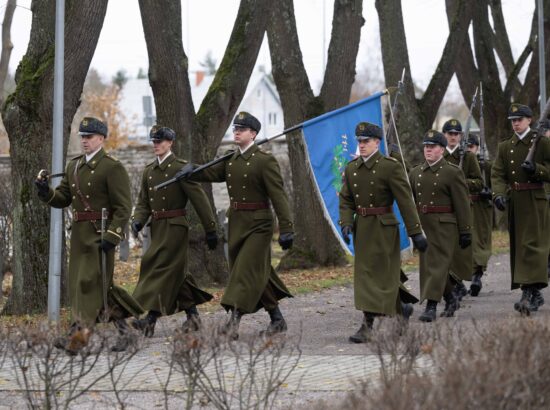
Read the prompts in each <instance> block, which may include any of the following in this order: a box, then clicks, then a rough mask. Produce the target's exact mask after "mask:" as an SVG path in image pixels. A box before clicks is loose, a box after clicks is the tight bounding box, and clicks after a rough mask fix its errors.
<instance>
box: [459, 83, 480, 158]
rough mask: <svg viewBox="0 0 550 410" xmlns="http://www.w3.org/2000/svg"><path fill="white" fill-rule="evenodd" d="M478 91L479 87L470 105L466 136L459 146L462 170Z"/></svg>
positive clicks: (465, 130) (465, 129)
mask: <svg viewBox="0 0 550 410" xmlns="http://www.w3.org/2000/svg"><path fill="white" fill-rule="evenodd" d="M477 91H478V87H476V92H475V93H474V96H473V97H472V103H471V104H470V112H469V113H468V119H467V120H466V127H465V128H464V135H462V138H461V139H460V144H459V146H458V155H460V162H459V164H458V166H459V167H460V168H462V167H463V165H464V154H465V153H466V140H467V139H468V137H469V136H470V127H471V126H472V117H473V112H474V108H475V106H476V97H477Z"/></svg>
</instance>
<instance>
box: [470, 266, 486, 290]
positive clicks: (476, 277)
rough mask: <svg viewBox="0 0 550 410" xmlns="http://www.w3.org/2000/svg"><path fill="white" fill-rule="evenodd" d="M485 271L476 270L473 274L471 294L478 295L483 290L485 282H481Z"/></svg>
mask: <svg viewBox="0 0 550 410" xmlns="http://www.w3.org/2000/svg"><path fill="white" fill-rule="evenodd" d="M482 275H483V273H479V272H476V273H474V274H473V275H472V284H471V285H470V295H472V296H478V295H479V292H481V288H482V287H483V284H482V283H481V276H482Z"/></svg>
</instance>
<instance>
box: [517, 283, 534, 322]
mask: <svg viewBox="0 0 550 410" xmlns="http://www.w3.org/2000/svg"><path fill="white" fill-rule="evenodd" d="M532 297H533V290H532V289H531V288H523V289H522V294H521V299H520V300H519V302H516V303H514V309H515V310H517V311H518V312H519V313H520V314H521V316H529V315H530V314H531V310H530V309H529V307H530V306H531V298H532Z"/></svg>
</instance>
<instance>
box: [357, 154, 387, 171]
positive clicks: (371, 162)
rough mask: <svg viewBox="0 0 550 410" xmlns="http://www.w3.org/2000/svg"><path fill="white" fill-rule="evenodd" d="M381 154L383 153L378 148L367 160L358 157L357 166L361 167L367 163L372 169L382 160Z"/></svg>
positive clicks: (368, 167)
mask: <svg viewBox="0 0 550 410" xmlns="http://www.w3.org/2000/svg"><path fill="white" fill-rule="evenodd" d="M381 156H382V154H381V153H380V151H378V150H377V151H375V152H373V153H372V154H371V156H370V157H369V158H368V159H367V160H366V161H364V160H363V158H362V157H359V158H358V159H357V167H358V168H359V167H360V166H361V165H362V164H365V166H366V167H367V169H371V168H372V167H374V165H375V164H376V163H377V162H378V161H379V160H380V157H381Z"/></svg>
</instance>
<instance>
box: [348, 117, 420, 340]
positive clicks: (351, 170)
mask: <svg viewBox="0 0 550 410" xmlns="http://www.w3.org/2000/svg"><path fill="white" fill-rule="evenodd" d="M355 135H356V137H357V141H358V145H359V156H358V157H357V158H356V159H354V160H352V161H350V162H349V163H348V165H347V166H346V169H345V171H344V178H343V185H342V189H341V191H340V195H339V200H340V226H341V229H342V236H343V239H344V241H345V242H346V243H349V242H350V238H349V236H350V235H351V234H352V233H353V245H354V248H355V250H356V253H355V267H354V295H355V307H356V308H357V309H358V310H360V311H362V312H363V314H364V319H363V323H362V324H361V327H360V328H359V330H358V331H357V332H356V333H355V334H354V335H352V336H350V338H349V340H350V341H351V342H353V343H365V342H366V341H367V340H368V334H369V332H370V331H371V330H372V326H373V322H374V318H375V317H376V316H381V315H390V316H393V315H395V314H396V313H397V312H396V300H397V299H398V294H399V286H400V279H401V278H400V265H401V264H400V262H401V258H400V246H399V245H400V240H399V221H398V220H397V218H396V216H395V214H394V213H393V209H392V206H393V202H394V201H397V204H398V206H399V210H400V211H401V215H402V216H403V220H404V221H405V226H406V228H407V232H408V234H409V235H410V236H411V238H412V240H413V242H414V244H415V247H416V248H418V249H419V250H420V251H421V252H424V251H425V250H426V247H427V246H428V243H427V240H426V237H425V236H424V235H423V234H422V228H421V226H420V221H419V219H418V213H417V212H416V207H415V204H414V201H413V198H412V192H411V188H410V186H409V183H408V181H407V175H406V174H405V170H404V168H403V166H402V164H401V163H399V162H398V161H397V160H396V159H394V158H390V157H385V156H384V155H382V154H381V153H380V151H379V146H380V141H381V139H382V129H381V128H380V127H378V126H376V125H374V124H370V123H367V122H360V123H359V124H357V127H356V129H355Z"/></svg>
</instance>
